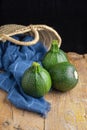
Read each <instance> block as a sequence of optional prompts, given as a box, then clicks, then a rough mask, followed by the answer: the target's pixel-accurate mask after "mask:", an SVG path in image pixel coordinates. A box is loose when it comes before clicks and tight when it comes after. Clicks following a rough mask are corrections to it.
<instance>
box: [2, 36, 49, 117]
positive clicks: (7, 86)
mask: <svg viewBox="0 0 87 130" xmlns="http://www.w3.org/2000/svg"><path fill="white" fill-rule="evenodd" d="M14 38H15V39H18V40H20V39H21V40H22V41H31V40H33V37H31V36H23V35H17V36H14ZM46 52H47V50H46V48H45V47H44V45H43V44H42V43H40V42H38V43H37V44H35V45H32V46H19V45H15V44H12V43H10V42H5V43H0V69H3V70H4V71H3V72H1V73H0V88H1V89H2V90H4V91H6V92H7V93H8V96H7V98H8V99H9V100H10V102H11V103H12V104H14V105H15V106H16V107H17V108H20V109H24V110H28V111H33V112H37V113H40V114H41V115H42V116H43V117H46V116H47V113H48V111H49V110H50V103H49V102H47V101H46V100H45V99H44V97H41V98H33V97H31V96H29V95H27V94H25V93H24V92H23V90H22V88H21V77H22V75H23V73H24V72H25V70H26V69H27V68H29V67H30V66H31V64H32V62H33V61H36V62H39V63H41V60H42V58H43V56H44V55H45V53H46Z"/></svg>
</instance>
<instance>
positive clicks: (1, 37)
mask: <svg viewBox="0 0 87 130" xmlns="http://www.w3.org/2000/svg"><path fill="white" fill-rule="evenodd" d="M40 30H48V31H51V32H53V33H54V34H55V36H56V37H57V40H58V43H59V44H58V46H59V47H60V46H61V42H62V39H61V37H60V35H59V34H58V32H56V30H54V29H53V28H51V27H49V26H47V25H29V26H27V27H23V28H22V29H19V30H16V31H15V32H13V33H11V34H8V35H7V34H0V40H2V41H3V42H4V41H6V40H8V41H10V42H12V43H14V44H18V45H25V46H29V45H33V44H36V43H37V42H38V41H39V31H40ZM30 31H31V32H32V33H34V40H32V41H29V42H23V41H18V40H16V39H14V38H12V37H10V36H13V35H16V34H23V33H26V32H30Z"/></svg>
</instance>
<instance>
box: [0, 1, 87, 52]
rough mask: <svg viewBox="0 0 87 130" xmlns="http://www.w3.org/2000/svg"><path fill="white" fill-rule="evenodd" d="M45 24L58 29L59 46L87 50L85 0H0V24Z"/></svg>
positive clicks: (76, 50)
mask: <svg viewBox="0 0 87 130" xmlns="http://www.w3.org/2000/svg"><path fill="white" fill-rule="evenodd" d="M12 23H15V24H23V25H29V24H47V25H49V26H51V27H53V28H54V29H56V30H57V31H58V33H59V34H60V36H61V38H62V46H61V48H62V49H63V50H64V51H66V52H68V51H74V52H78V53H80V54H82V53H87V38H86V37H87V4H86V0H23V1H22V0H1V1H0V26H1V25H4V24H12Z"/></svg>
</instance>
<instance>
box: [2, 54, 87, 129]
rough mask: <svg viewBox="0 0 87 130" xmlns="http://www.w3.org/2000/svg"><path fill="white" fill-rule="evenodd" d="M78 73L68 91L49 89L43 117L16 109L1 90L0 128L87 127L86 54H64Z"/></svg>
mask: <svg viewBox="0 0 87 130" xmlns="http://www.w3.org/2000/svg"><path fill="white" fill-rule="evenodd" d="M67 55H68V57H69V59H70V61H71V63H73V64H74V65H75V66H76V67H77V70H78V73H79V83H78V84H77V86H76V87H75V88H74V89H72V90H71V91H68V92H65V93H60V92H56V91H52V92H50V93H49V94H47V95H46V96H45V98H46V99H47V100H48V101H49V102H50V103H51V106H52V108H51V111H50V112H49V113H48V116H47V118H46V119H44V118H42V117H40V116H39V115H38V114H35V113H32V112H28V111H23V110H19V109H17V108H15V107H14V106H13V105H12V104H11V103H10V102H9V101H8V100H7V99H6V95H7V94H6V93H5V92H3V91H2V90H0V130H87V54H84V55H79V54H76V53H67Z"/></svg>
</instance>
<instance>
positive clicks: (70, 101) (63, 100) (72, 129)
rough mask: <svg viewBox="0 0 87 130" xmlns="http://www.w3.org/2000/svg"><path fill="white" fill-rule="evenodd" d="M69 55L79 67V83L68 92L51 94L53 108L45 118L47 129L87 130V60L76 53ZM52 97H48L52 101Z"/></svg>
mask: <svg viewBox="0 0 87 130" xmlns="http://www.w3.org/2000/svg"><path fill="white" fill-rule="evenodd" d="M85 56H86V55H85ZM68 57H69V59H70V61H71V63H73V64H74V65H75V66H76V67H77V70H78V73H79V83H78V85H77V86H76V87H75V88H74V89H72V90H71V91H68V92H66V93H60V92H52V93H51V94H50V97H51V99H52V101H51V102H52V109H51V112H50V114H49V115H48V118H47V119H46V120H45V130H87V61H86V59H85V57H83V56H82V55H78V54H76V53H69V54H68ZM50 97H49V95H47V97H46V98H47V99H48V100H49V101H50Z"/></svg>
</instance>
